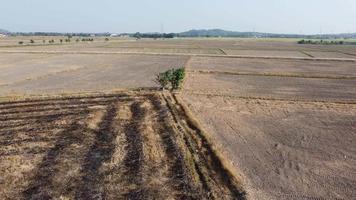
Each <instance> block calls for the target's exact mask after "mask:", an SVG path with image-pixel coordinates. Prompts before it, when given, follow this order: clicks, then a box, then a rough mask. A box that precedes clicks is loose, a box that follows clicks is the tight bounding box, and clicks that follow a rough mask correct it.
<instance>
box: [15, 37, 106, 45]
mask: <svg viewBox="0 0 356 200" xmlns="http://www.w3.org/2000/svg"><path fill="white" fill-rule="evenodd" d="M71 38H72V37H68V38H66V39H59V42H60V43H63V42H71ZM75 41H76V42H80V41H82V42H93V41H94V39H93V38H82V39H79V38H77V39H76V40H75ZM105 41H109V38H105ZM18 43H19V44H24V42H23V41H19V42H18ZM30 43H31V44H34V43H35V41H34V40H33V39H31V40H30ZM42 43H43V44H45V43H46V40H42ZM48 43H49V44H53V43H55V41H54V40H53V39H51V40H48Z"/></svg>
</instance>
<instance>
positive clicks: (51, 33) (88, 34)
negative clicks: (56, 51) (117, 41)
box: [11, 32, 111, 37]
mask: <svg viewBox="0 0 356 200" xmlns="http://www.w3.org/2000/svg"><path fill="white" fill-rule="evenodd" d="M11 35H12V36H66V37H91V36H93V35H95V36H106V37H107V36H110V35H111V34H110V33H57V32H29V33H22V32H17V33H11Z"/></svg>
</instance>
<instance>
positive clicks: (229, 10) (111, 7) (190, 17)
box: [0, 0, 356, 34]
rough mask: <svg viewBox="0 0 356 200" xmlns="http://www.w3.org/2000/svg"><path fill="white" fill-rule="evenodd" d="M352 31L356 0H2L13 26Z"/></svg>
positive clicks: (5, 19)
mask: <svg viewBox="0 0 356 200" xmlns="http://www.w3.org/2000/svg"><path fill="white" fill-rule="evenodd" d="M211 28H220V29H225V30H232V31H256V32H269V33H297V34H320V33H323V34H324V33H348V32H354V33H356V0H176V1H172V0H136V1H132V0H125V1H123V0H100V1H99V0H0V29H6V30H9V31H14V32H34V31H40V32H111V33H123V32H161V31H162V30H163V31H164V32H183V31H187V30H190V29H211Z"/></svg>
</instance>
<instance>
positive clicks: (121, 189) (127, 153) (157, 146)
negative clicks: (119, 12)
mask: <svg viewBox="0 0 356 200" xmlns="http://www.w3.org/2000/svg"><path fill="white" fill-rule="evenodd" d="M29 39H30V38H5V39H3V38H1V40H0V96H1V98H0V100H1V99H2V101H4V102H3V103H0V113H1V115H0V142H1V144H2V145H1V149H0V150H1V152H0V157H1V161H0V172H1V175H2V176H1V179H0V186H1V191H0V198H1V199H21V198H23V199H31V198H34V199H36V198H57V199H60V198H62V199H76V198H77V199H97V198H105V199H115V198H121V199H125V198H126V199H127V198H130V199H152V198H155V199H182V198H183V199H187V198H188V199H244V198H245V195H244V194H245V192H246V194H247V195H246V198H247V199H261V200H268V199H298V200H299V199H308V200H309V199H345V200H348V199H353V198H355V197H356V194H355V191H356V168H355V166H356V149H355V145H353V144H355V143H356V135H355V132H356V129H355V127H356V107H355V105H356V104H355V103H356V87H355V86H356V78H355V77H356V67H355V66H356V55H354V52H356V48H355V47H353V46H347V45H345V46H329V45H327V46H326V45H325V46H323V45H297V44H296V41H297V40H276V39H269V40H268V39H189V38H187V39H172V40H148V39H143V40H137V41H136V40H133V39H130V38H110V41H105V40H104V38H96V39H95V40H94V42H78V43H76V42H71V43H70V44H55V45H45V46H43V45H40V44H39V43H40V42H41V41H42V40H43V39H45V40H48V39H50V38H48V37H45V38H42V37H41V38H35V41H36V45H31V44H27V43H26V46H19V45H18V44H17V40H26V41H28V40H29ZM56 40H58V38H56ZM180 66H185V67H186V71H187V76H186V79H185V81H184V86H183V88H182V90H181V91H180V93H179V94H170V93H168V92H165V93H162V92H158V91H156V90H155V88H157V85H156V83H154V82H153V79H154V77H155V74H156V73H158V72H162V71H165V70H167V69H170V68H171V67H180ZM138 88H141V91H137V92H132V91H131V92H130V91H127V90H128V89H129V90H132V89H134V90H137V89H138ZM149 90H152V91H149ZM114 91H121V92H114ZM124 91H127V92H124ZM97 92H105V94H96V93H97ZM73 93H76V94H73ZM90 93H94V94H91V95H90ZM63 95H64V96H63ZM67 95H69V96H67ZM32 96H47V97H45V98H44V99H43V98H38V97H36V98H35V99H33V98H34V97H32ZM11 99H16V100H11ZM19 99H22V100H19Z"/></svg>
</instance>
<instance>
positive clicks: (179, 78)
mask: <svg viewBox="0 0 356 200" xmlns="http://www.w3.org/2000/svg"><path fill="white" fill-rule="evenodd" d="M184 77H185V69H184V68H179V69H176V70H173V76H172V79H171V85H172V89H173V90H177V89H179V88H180V87H181V85H182V83H183V80H184Z"/></svg>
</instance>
